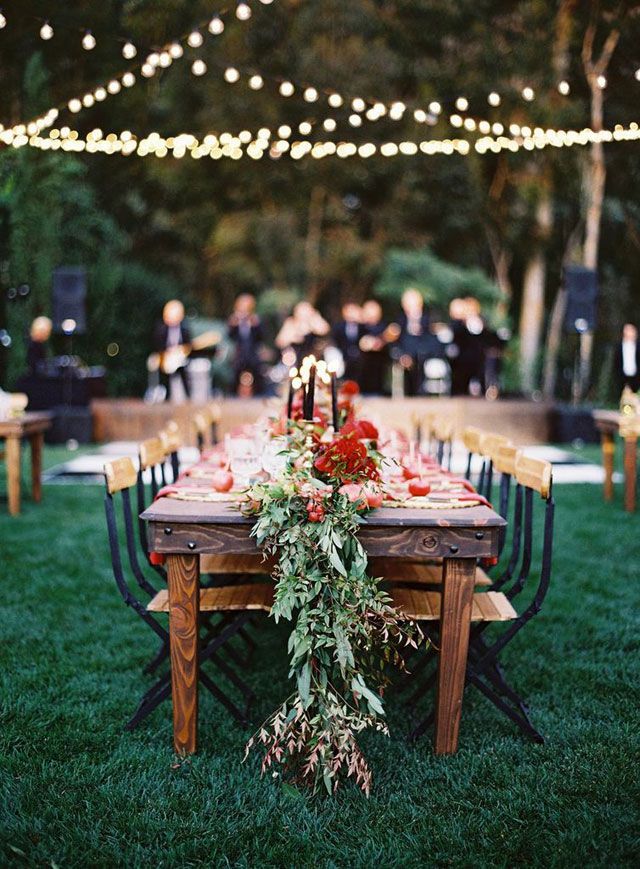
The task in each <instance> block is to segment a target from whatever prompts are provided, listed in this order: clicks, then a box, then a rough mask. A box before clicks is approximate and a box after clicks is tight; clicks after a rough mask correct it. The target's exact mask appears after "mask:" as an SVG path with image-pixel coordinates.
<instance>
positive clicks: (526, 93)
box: [522, 87, 536, 103]
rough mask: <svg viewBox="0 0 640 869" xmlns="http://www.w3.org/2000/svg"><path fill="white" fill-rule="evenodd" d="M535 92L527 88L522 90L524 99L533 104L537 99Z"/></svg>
mask: <svg viewBox="0 0 640 869" xmlns="http://www.w3.org/2000/svg"><path fill="white" fill-rule="evenodd" d="M535 96H536V94H535V91H534V89H533V88H530V87H526V88H523V89H522V99H523V100H526V101H527V102H528V103H530V102H532V101H533V100H534V99H535Z"/></svg>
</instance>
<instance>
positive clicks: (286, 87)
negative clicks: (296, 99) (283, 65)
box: [279, 81, 295, 97]
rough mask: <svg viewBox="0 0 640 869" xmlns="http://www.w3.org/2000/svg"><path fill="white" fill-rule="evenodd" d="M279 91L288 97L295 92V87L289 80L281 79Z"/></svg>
mask: <svg viewBox="0 0 640 869" xmlns="http://www.w3.org/2000/svg"><path fill="white" fill-rule="evenodd" d="M279 91H280V93H281V94H282V96H283V97H290V96H293V94H294V93H295V88H294V86H293V85H292V84H291V82H290V81H283V82H282V84H281V85H280V88H279Z"/></svg>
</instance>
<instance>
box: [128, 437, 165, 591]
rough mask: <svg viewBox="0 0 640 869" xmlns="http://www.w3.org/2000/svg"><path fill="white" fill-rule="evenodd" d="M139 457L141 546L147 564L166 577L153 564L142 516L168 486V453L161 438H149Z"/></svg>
mask: <svg viewBox="0 0 640 869" xmlns="http://www.w3.org/2000/svg"><path fill="white" fill-rule="evenodd" d="M138 456H139V459H140V464H139V470H138V475H137V480H136V494H137V508H138V537H139V538H140V546H141V547H142V551H143V553H144V556H145V558H146V560H147V563H148V564H149V565H151V567H152V568H153V569H154V570H155V572H156V573H157V574H159V575H160V576H162V577H163V578H164V577H165V570H164V568H163V567H162V565H159V564H153V563H152V562H151V555H150V552H149V539H148V536H147V526H146V523H145V522H144V520H143V519H141V518H140V514H141V513H142V512H143V511H144V510H146V508H147V507H148V505H149V503H150V501H153V500H154V499H155V497H156V496H157V494H158V492H159V491H160V489H161V487H163V486H166V485H167V483H168V482H169V480H168V477H167V466H166V460H167V452H166V449H165V446H164V445H163V443H162V440H161V438H160V437H155V438H149V439H148V440H146V441H142V442H141V443H140V444H138ZM145 474H146V475H147V476H149V479H150V497H148V495H147V490H146V484H145Z"/></svg>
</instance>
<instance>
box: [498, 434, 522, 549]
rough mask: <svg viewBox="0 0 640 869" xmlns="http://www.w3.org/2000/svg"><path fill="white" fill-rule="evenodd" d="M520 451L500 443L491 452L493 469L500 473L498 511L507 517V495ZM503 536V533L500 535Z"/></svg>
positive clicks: (510, 445) (508, 444)
mask: <svg viewBox="0 0 640 869" xmlns="http://www.w3.org/2000/svg"><path fill="white" fill-rule="evenodd" d="M519 454H520V451H519V450H518V448H517V447H515V446H514V445H513V444H510V443H507V444H501V445H500V446H499V447H498V449H497V450H496V451H495V452H494V454H493V459H492V461H493V470H494V471H495V472H496V473H498V474H500V484H499V485H500V495H499V498H498V512H499V513H500V515H501V516H502V517H503V519H506V518H507V513H508V512H509V496H510V494H511V482H512V480H513V479H514V478H515V475H516V459H517V457H518V456H519ZM502 536H503V537H504V534H503V535H502Z"/></svg>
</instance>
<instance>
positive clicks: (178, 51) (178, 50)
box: [169, 42, 184, 60]
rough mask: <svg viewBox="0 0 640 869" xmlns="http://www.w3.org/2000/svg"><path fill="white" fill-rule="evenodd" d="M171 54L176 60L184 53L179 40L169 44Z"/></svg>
mask: <svg viewBox="0 0 640 869" xmlns="http://www.w3.org/2000/svg"><path fill="white" fill-rule="evenodd" d="M169 54H170V55H171V57H173V58H174V60H177V59H178V58H179V57H182V55H183V54H184V49H183V47H182V46H181V45H180V43H179V42H172V43H171V45H170V46H169Z"/></svg>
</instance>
